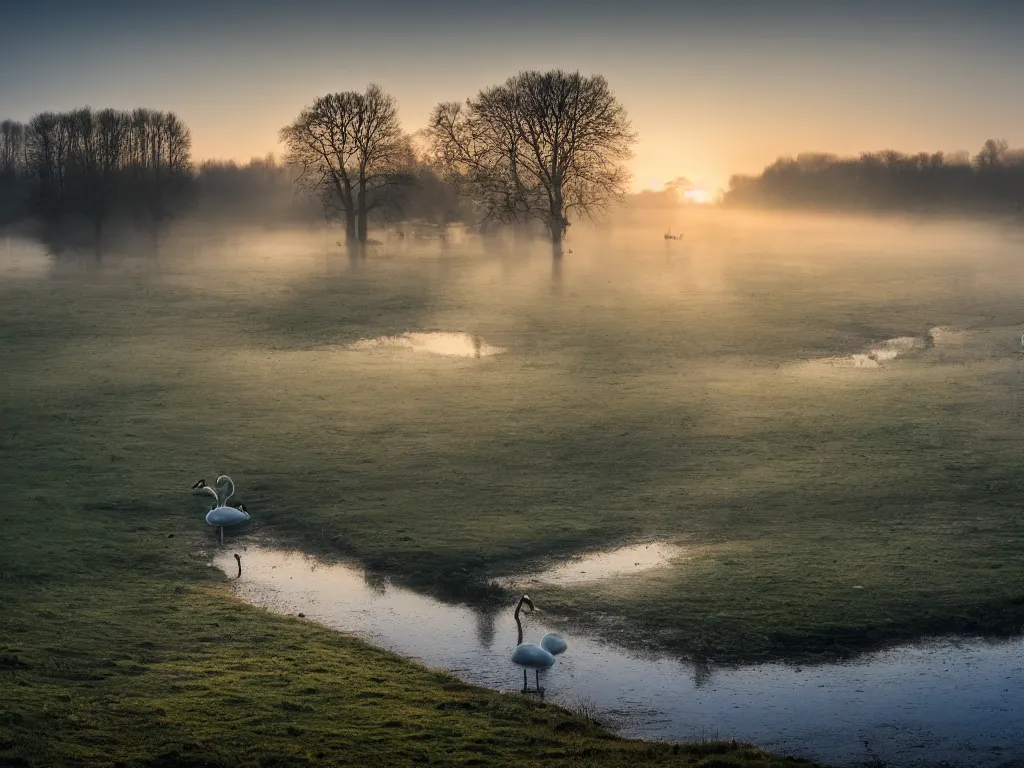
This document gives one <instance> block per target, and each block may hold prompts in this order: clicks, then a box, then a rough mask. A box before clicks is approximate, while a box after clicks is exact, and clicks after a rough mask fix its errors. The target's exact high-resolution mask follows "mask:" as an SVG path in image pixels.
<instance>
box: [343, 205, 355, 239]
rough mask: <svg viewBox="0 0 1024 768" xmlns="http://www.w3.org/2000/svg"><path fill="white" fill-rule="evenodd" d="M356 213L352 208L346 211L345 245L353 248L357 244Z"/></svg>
mask: <svg viewBox="0 0 1024 768" xmlns="http://www.w3.org/2000/svg"><path fill="white" fill-rule="evenodd" d="M356 242H358V241H357V239H356V212H355V211H354V210H352V208H351V207H347V208H346V209H345V243H346V244H347V245H348V246H349V247H352V246H354V245H355V244H356Z"/></svg>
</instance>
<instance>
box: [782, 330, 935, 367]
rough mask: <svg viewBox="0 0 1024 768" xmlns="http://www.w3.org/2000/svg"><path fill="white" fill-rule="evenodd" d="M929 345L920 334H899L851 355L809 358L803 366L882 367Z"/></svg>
mask: <svg viewBox="0 0 1024 768" xmlns="http://www.w3.org/2000/svg"><path fill="white" fill-rule="evenodd" d="M927 346H928V345H927V344H926V342H925V340H924V339H922V338H920V337H918V336H897V337H895V338H892V339H885V340H884V341H879V342H876V343H874V344H872V345H870V346H869V347H868V348H867V349H866V350H865V351H863V352H855V353H853V354H850V355H833V356H831V357H821V358H817V359H815V360H807V361H805V362H803V363H801V364H799V365H800V366H801V367H810V368H812V369H821V368H881V367H882V364H883V363H887V362H891V361H893V360H896V359H897V358H900V357H904V356H906V355H909V354H911V353H913V352H920V351H922V350H924V349H925V348H926V347H927Z"/></svg>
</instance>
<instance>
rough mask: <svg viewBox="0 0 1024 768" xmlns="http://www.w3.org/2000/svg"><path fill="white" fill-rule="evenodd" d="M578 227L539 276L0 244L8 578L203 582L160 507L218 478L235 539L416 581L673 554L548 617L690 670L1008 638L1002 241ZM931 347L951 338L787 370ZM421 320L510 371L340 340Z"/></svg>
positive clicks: (174, 515) (493, 265) (180, 247)
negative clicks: (479, 348) (199, 482)
mask: <svg viewBox="0 0 1024 768" xmlns="http://www.w3.org/2000/svg"><path fill="white" fill-rule="evenodd" d="M668 223H672V224H673V227H674V228H673V231H677V230H683V231H685V232H686V240H684V241H682V242H666V241H664V240H663V239H662V233H663V231H664V227H665V226H666V225H667V224H668ZM580 229H583V228H582V227H580ZM573 236H574V239H573V241H572V242H571V244H570V247H571V248H572V249H573V253H572V254H571V255H567V256H566V260H565V265H564V269H563V274H562V277H561V279H560V280H554V279H553V278H552V274H551V264H550V259H549V257H548V255H547V252H546V251H545V249H544V248H543V246H538V247H537V248H536V249H535V250H531V251H528V252H525V251H522V250H517V249H516V248H515V247H514V245H513V244H512V243H511V242H508V243H506V244H504V245H500V244H481V243H479V242H475V241H468V242H463V241H455V242H452V243H450V244H448V245H439V244H437V243H422V242H421V243H414V242H411V241H410V240H408V239H406V240H405V241H402V242H398V241H388V242H387V243H385V245H384V246H381V247H380V248H378V249H376V250H375V251H374V252H371V254H370V255H369V257H368V258H367V259H366V261H365V263H363V264H361V265H356V266H353V265H351V264H350V263H349V260H348V259H347V257H346V256H345V255H344V252H343V251H342V249H340V248H338V247H337V246H336V245H334V241H335V240H336V239H338V235H336V234H334V233H304V232H296V231H292V232H276V233H275V232H248V233H242V234H239V235H232V236H230V237H228V238H227V239H226V240H224V241H223V242H220V243H212V242H210V241H200V240H197V239H195V238H192V239H188V238H182V239H181V240H179V241H177V242H176V243H174V244H172V245H169V246H168V247H167V248H166V249H165V251H164V255H163V256H162V258H161V262H160V265H159V267H151V268H146V269H143V268H142V267H140V265H138V264H134V263H124V264H120V265H116V264H114V263H112V266H110V267H109V268H108V269H107V270H103V271H93V272H89V273H80V272H78V271H76V270H64V271H61V272H59V273H57V274H56V275H55V276H54V275H52V274H51V273H50V272H49V271H47V268H45V267H44V266H42V262H39V267H38V269H37V270H36V269H34V268H33V267H32V266H31V264H32V259H31V258H28V257H26V258H27V261H22V262H19V264H21V266H19V268H18V271H17V273H16V274H15V273H14V271H13V270H10V269H9V270H8V271H7V272H6V273H5V272H4V271H3V269H4V268H3V264H4V263H5V262H4V251H3V241H2V240H0V390H2V391H3V393H4V394H3V398H2V399H0V456H2V462H0V464H2V466H3V469H2V470H0V477H2V479H3V483H2V484H0V502H2V503H3V506H4V509H5V516H4V529H5V530H4V539H5V541H8V542H15V544H14V546H15V547H16V548H17V562H18V569H19V572H22V571H25V572H39V573H43V572H46V571H48V570H49V569H52V568H55V567H58V565H59V567H60V568H62V569H63V570H64V572H65V573H69V574H72V575H76V576H77V578H80V579H84V580H88V579H89V578H90V574H91V573H96V572H100V571H102V572H104V573H109V572H111V571H103V569H105V568H106V569H110V568H115V567H116V568H118V569H124V570H141V571H145V570H146V569H147V568H155V567H156V566H154V565H152V563H153V562H154V559H155V560H156V561H158V562H165V561H168V559H169V560H171V561H174V562H181V563H185V562H191V563H193V564H194V566H195V568H197V569H198V568H201V567H203V565H204V563H205V562H206V560H205V559H204V558H203V557H202V556H200V553H199V552H198V549H199V548H201V547H210V546H212V545H213V544H214V540H215V537H214V535H213V533H212V532H211V531H210V530H209V529H208V528H207V527H206V526H205V525H204V524H203V521H202V513H201V509H200V508H199V507H197V505H196V504H195V503H194V502H193V501H192V500H190V498H189V497H188V494H187V490H188V488H189V487H190V486H191V485H192V483H193V482H194V481H195V480H196V479H198V478H199V477H205V478H206V479H207V480H208V481H212V479H213V477H214V476H216V475H217V474H218V473H220V472H228V473H229V474H231V475H232V477H233V478H234V480H235V482H236V483H237V487H238V496H239V498H241V499H242V500H243V501H244V502H245V503H246V505H247V507H248V508H249V510H250V512H251V513H252V515H253V519H254V521H255V525H254V526H251V527H250V531H248V532H245V533H240V534H229V536H231V535H240V536H252V535H254V533H255V532H256V531H263V532H270V533H272V534H274V535H276V536H278V537H280V538H282V539H287V540H293V541H298V542H302V543H304V544H305V545H306V546H311V547H312V546H315V547H318V548H327V549H332V550H335V551H337V552H339V553H345V554H349V555H353V556H355V557H357V558H358V559H359V560H361V561H362V562H364V563H366V564H368V565H371V566H374V567H377V568H381V569H385V570H386V571H389V572H391V573H392V574H394V575H397V576H401V577H403V578H405V579H407V580H409V581H410V582H412V583H415V584H419V585H422V586H425V587H426V586H431V585H433V586H434V587H439V586H441V585H442V584H444V585H451V584H452V583H456V584H457V583H460V582H464V581H470V580H474V579H483V578H485V577H489V576H497V575H502V574H508V573H511V572H514V571H517V570H520V569H529V568H536V567H539V566H541V565H543V564H544V563H545V561H547V560H553V559H557V558H561V557H564V556H566V555H568V554H570V553H572V552H574V551H578V550H581V549H590V548H597V547H605V546H612V545H617V544H620V543H626V542H629V541H632V540H635V539H637V538H665V539H668V540H670V541H679V542H681V543H683V544H685V545H686V546H688V547H690V548H691V551H690V554H689V557H687V558H686V559H684V560H683V561H681V562H679V563H676V564H674V565H673V566H671V567H669V568H665V569H662V570H658V571H652V572H649V573H646V574H642V575H637V576H631V577H629V578H623V579H616V580H614V581H612V582H611V583H605V584H601V585H600V586H593V587H590V588H587V589H573V590H569V589H559V588H555V587H551V588H549V589H547V590H546V591H545V594H543V596H542V599H543V604H544V605H545V607H546V608H547V609H548V611H549V612H551V613H563V614H564V615H567V616H570V617H576V618H578V619H579V620H580V621H582V622H584V623H591V624H593V625H594V626H595V628H597V629H599V630H601V631H604V632H608V633H611V634H613V635H622V636H626V635H627V634H628V637H629V638H630V639H632V640H633V641H640V642H647V641H649V642H653V643H658V644H662V645H665V646H668V647H670V648H673V649H675V650H679V651H684V652H698V653H708V654H710V655H712V656H714V657H716V658H727V657H728V658H741V657H742V658H755V657H764V656H770V655H790V654H798V653H819V652H826V653H827V652H844V651H847V650H850V649H852V648H854V647H857V646H864V645H869V644H871V643H873V642H877V641H884V640H889V639H898V638H912V637H915V636H919V635H921V634H924V633H929V632H945V631H952V630H959V631H982V630H992V631H1010V630H1014V629H1016V628H1018V627H1019V626H1020V625H1021V622H1022V621H1024V598H1022V597H1021V591H1020V585H1021V579H1022V577H1024V556H1022V555H1024V520H1022V517H1021V514H1020V511H1019V494H1020V490H1021V487H1022V483H1024V472H1022V471H1021V470H1020V468H1019V466H1020V456H1021V450H1022V448H1024V432H1022V429H1021V426H1022V418H1021V416H1022V402H1021V397H1020V395H1021V383H1022V380H1024V356H1022V353H1021V344H1020V335H1021V331H1022V330H1024V309H1022V305H1021V296H1022V294H1024V259H1022V256H1024V249H1022V245H1024V237H1022V236H1021V234H1019V233H1013V232H1009V231H1004V230H1000V229H997V228H995V227H994V226H988V225H978V224H972V225H967V224H924V223H920V222H918V223H900V222H896V221H890V222H869V221H866V220H841V219H835V220H825V219H815V220H812V219H807V220H801V219H796V218H782V217H754V216H743V217H740V216H737V215H733V216H725V215H716V214H711V213H707V214H701V215H700V216H698V215H697V214H687V215H686V216H679V217H677V218H676V220H675V221H674V222H666V221H662V220H661V219H660V218H656V217H651V218H650V220H648V221H643V222H641V221H634V222H633V223H630V224H623V225H620V226H618V227H616V228H609V229H605V230H602V231H582V232H573ZM26 264H27V265H29V266H26ZM935 326H952V327H956V328H958V329H963V330H966V331H967V333H965V334H962V335H959V336H956V337H955V341H954V342H950V343H946V344H937V345H935V346H928V347H927V348H925V349H923V350H921V351H918V352H916V353H914V354H911V355H908V356H906V357H901V358H898V359H895V360H891V361H887V362H883V364H882V367H880V368H854V367H842V366H834V365H829V364H826V363H820V362H819V363H815V362H813V361H815V360H819V359H821V358H825V357H830V356H837V355H840V356H841V355H847V356H848V355H851V354H854V353H861V352H864V351H865V349H866V348H867V347H869V346H870V345H871V344H872V343H875V342H880V341H883V340H885V339H889V338H893V337H899V336H909V337H916V338H921V339H925V338H926V337H927V335H928V331H929V329H931V328H933V327H935ZM426 330H447V331H463V332H468V333H475V334H479V335H480V336H481V337H482V338H483V340H484V342H486V343H487V344H492V345H496V346H498V347H501V348H503V349H504V350H505V351H504V352H503V353H502V354H499V355H495V356H490V357H483V358H481V359H473V358H448V357H439V356H435V355H431V354H427V353H421V352H414V351H410V350H407V349H389V348H379V349H368V350H367V349H359V350H349V349H345V348H344V347H345V345H347V344H350V343H352V342H355V341H358V340H360V339H364V338H372V337H376V336H380V335H386V334H398V333H403V332H406V331H426ZM951 338H952V337H951ZM170 533H174V534H175V538H174V539H168V538H167V535H168V534H170ZM855 587H856V589H855ZM534 597H535V598H538V596H537V595H534ZM538 599H540V598H538ZM598 615H600V616H603V617H604V618H603V619H602V620H601V621H597V620H596V619H593V618H592V617H594V616H598Z"/></svg>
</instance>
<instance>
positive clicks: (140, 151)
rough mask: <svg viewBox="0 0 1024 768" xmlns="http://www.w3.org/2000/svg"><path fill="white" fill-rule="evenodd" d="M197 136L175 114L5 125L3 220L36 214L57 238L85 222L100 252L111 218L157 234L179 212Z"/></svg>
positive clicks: (61, 116) (0, 138)
mask: <svg viewBox="0 0 1024 768" xmlns="http://www.w3.org/2000/svg"><path fill="white" fill-rule="evenodd" d="M191 146H192V137H191V134H190V132H189V130H188V127H187V126H186V125H185V124H184V123H183V122H182V121H181V120H180V119H179V118H178V117H177V116H176V115H174V114H173V113H171V112H158V111H155V110H151V109H136V110H133V111H131V112H122V111H118V110H113V109H104V110H99V111H93V110H92V109H89V108H88V107H86V108H83V109H76V110H73V111H70V112H63V113H56V112H43V113H41V114H38V115H36V116H35V117H33V118H32V119H31V120H30V121H29V122H28V123H27V124H21V123H17V122H14V121H11V120H5V121H4V122H2V123H0V222H2V223H9V222H11V221H14V220H17V219H19V218H24V217H29V216H30V217H33V218H36V219H37V220H39V221H40V222H42V223H43V225H44V226H45V228H46V231H47V233H48V234H49V235H51V236H52V237H54V238H55V239H57V240H59V239H60V236H61V233H62V232H63V231H64V230H65V228H66V226H67V225H69V224H70V223H72V222H73V221H75V220H77V221H80V222H81V221H84V222H88V224H89V225H90V226H91V228H92V230H93V233H94V238H95V242H96V244H97V248H98V247H99V244H100V243H101V242H102V238H103V232H104V229H105V227H106V225H107V223H108V222H109V221H110V219H111V217H113V216H117V215H123V216H126V217H129V218H131V219H133V220H134V221H135V222H137V223H138V222H142V221H144V222H145V223H147V224H148V226H149V227H150V228H151V229H152V231H153V232H154V234H158V232H159V230H160V227H161V226H162V225H163V224H164V223H165V222H166V221H167V219H168V218H169V217H170V216H172V215H173V214H174V213H175V211H176V209H177V208H178V207H179V205H180V203H181V200H182V198H183V195H184V193H185V192H186V191H187V187H188V184H189V181H190V179H191V174H192V161H191Z"/></svg>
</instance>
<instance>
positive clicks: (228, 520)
mask: <svg viewBox="0 0 1024 768" xmlns="http://www.w3.org/2000/svg"><path fill="white" fill-rule="evenodd" d="M216 484H217V488H219V489H221V492H222V493H224V501H223V502H221V500H220V494H218V493H217V491H215V490H214V489H213V488H211V487H210V486H208V485H207V484H206V480H199V481H197V482H196V484H195V485H193V486H192V492H193V493H194V494H195V495H197V496H212V497H213V500H214V505H213V507H212V508H211V509H210V511H209V512H207V513H206V524H207V525H211V526H214V527H216V528H219V529H220V543H221V544H222V545H223V544H224V528H225V526H229V525H238V524H239V523H244V522H246V521H247V520H249V512H248V510H247V509H246V508H245V504H241V503H239V504H238V506H237V507H232V506H228V499H230V498H231V497H232V496H234V495H235V484H234V482H232V480H231V478H230V477H228V476H227V475H221V476H220V477H218V478H217V481H216Z"/></svg>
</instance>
